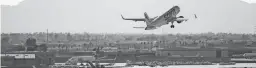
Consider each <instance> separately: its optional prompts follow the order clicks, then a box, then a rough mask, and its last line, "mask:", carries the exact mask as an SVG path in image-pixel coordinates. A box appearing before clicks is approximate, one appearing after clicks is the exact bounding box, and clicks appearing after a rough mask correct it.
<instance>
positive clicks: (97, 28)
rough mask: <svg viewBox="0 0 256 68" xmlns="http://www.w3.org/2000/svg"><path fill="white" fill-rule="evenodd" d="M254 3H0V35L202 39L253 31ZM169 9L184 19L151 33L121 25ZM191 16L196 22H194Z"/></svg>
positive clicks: (159, 0)
mask: <svg viewBox="0 0 256 68" xmlns="http://www.w3.org/2000/svg"><path fill="white" fill-rule="evenodd" d="M255 3H256V0H251V2H250V0H90V1H88V0H8V1H7V0H5V1H3V0H2V2H1V4H2V5H1V32H2V33H3V32H4V33H9V32H12V33H22V32H26V33H27V32H46V30H47V29H48V30H49V32H76V33H82V32H89V33H147V34H148V33H154V34H163V33H204V32H214V33H218V32H232V33H253V32H254V31H256V28H255V29H254V26H256V22H255V21H256V19H255V18H256V13H255V12H256V9H255V8H256V4H255ZM174 5H177V6H179V7H180V8H181V11H180V13H179V14H178V16H184V17H185V18H189V20H188V21H187V22H183V23H181V24H177V23H175V24H174V25H175V28H170V24H169V25H164V26H162V27H160V28H158V29H155V30H147V31H146V30H144V29H134V28H132V27H145V26H146V24H145V22H134V21H127V20H122V18H121V14H122V15H123V16H124V17H126V18H144V16H143V13H144V12H147V13H148V15H149V16H150V17H155V16H160V15H162V14H163V13H164V12H166V11H167V10H169V9H170V8H172V7H173V6H174ZM194 14H196V15H197V17H198V19H194V18H193V15H194Z"/></svg>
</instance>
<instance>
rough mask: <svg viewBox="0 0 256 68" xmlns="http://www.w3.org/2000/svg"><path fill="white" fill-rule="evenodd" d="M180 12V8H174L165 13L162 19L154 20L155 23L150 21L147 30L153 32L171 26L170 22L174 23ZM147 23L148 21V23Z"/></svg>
mask: <svg viewBox="0 0 256 68" xmlns="http://www.w3.org/2000/svg"><path fill="white" fill-rule="evenodd" d="M179 12H180V8H179V7H178V6H174V7H173V8H171V9H170V10H168V11H167V12H165V13H164V14H163V15H161V16H160V17H158V18H156V19H154V20H153V21H150V22H149V23H150V24H147V27H146V28H145V30H153V29H156V28H157V27H161V26H163V25H166V24H169V22H172V23H173V22H174V21H175V20H176V19H177V17H176V16H177V14H178V13H179ZM146 22H147V21H146Z"/></svg>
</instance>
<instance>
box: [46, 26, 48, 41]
mask: <svg viewBox="0 0 256 68" xmlns="http://www.w3.org/2000/svg"><path fill="white" fill-rule="evenodd" d="M46 44H48V29H47V30H46Z"/></svg>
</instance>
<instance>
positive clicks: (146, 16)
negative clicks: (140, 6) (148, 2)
mask: <svg viewBox="0 0 256 68" xmlns="http://www.w3.org/2000/svg"><path fill="white" fill-rule="evenodd" d="M144 16H145V19H146V23H147V25H148V24H150V18H149V16H148V14H147V13H146V12H145V13H144Z"/></svg>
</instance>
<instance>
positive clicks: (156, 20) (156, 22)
mask: <svg viewBox="0 0 256 68" xmlns="http://www.w3.org/2000/svg"><path fill="white" fill-rule="evenodd" d="M179 12H180V7H179V6H173V7H172V8H171V9H169V10H168V11H167V12H165V13H164V14H162V15H161V16H156V17H153V18H150V17H149V16H148V14H147V13H146V12H145V13H144V17H145V18H124V17H123V15H121V17H122V18H123V20H133V21H135V22H137V21H144V22H146V24H147V26H146V27H133V28H143V29H144V28H145V30H153V29H157V28H158V27H161V26H163V25H167V24H169V22H171V24H172V25H171V26H170V27H171V28H174V25H173V23H174V22H175V21H176V22H177V23H178V24H180V23H182V22H183V21H187V20H188V19H186V18H184V17H183V16H178V17H177V14H178V13H179ZM194 15H195V18H197V16H196V14H194Z"/></svg>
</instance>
